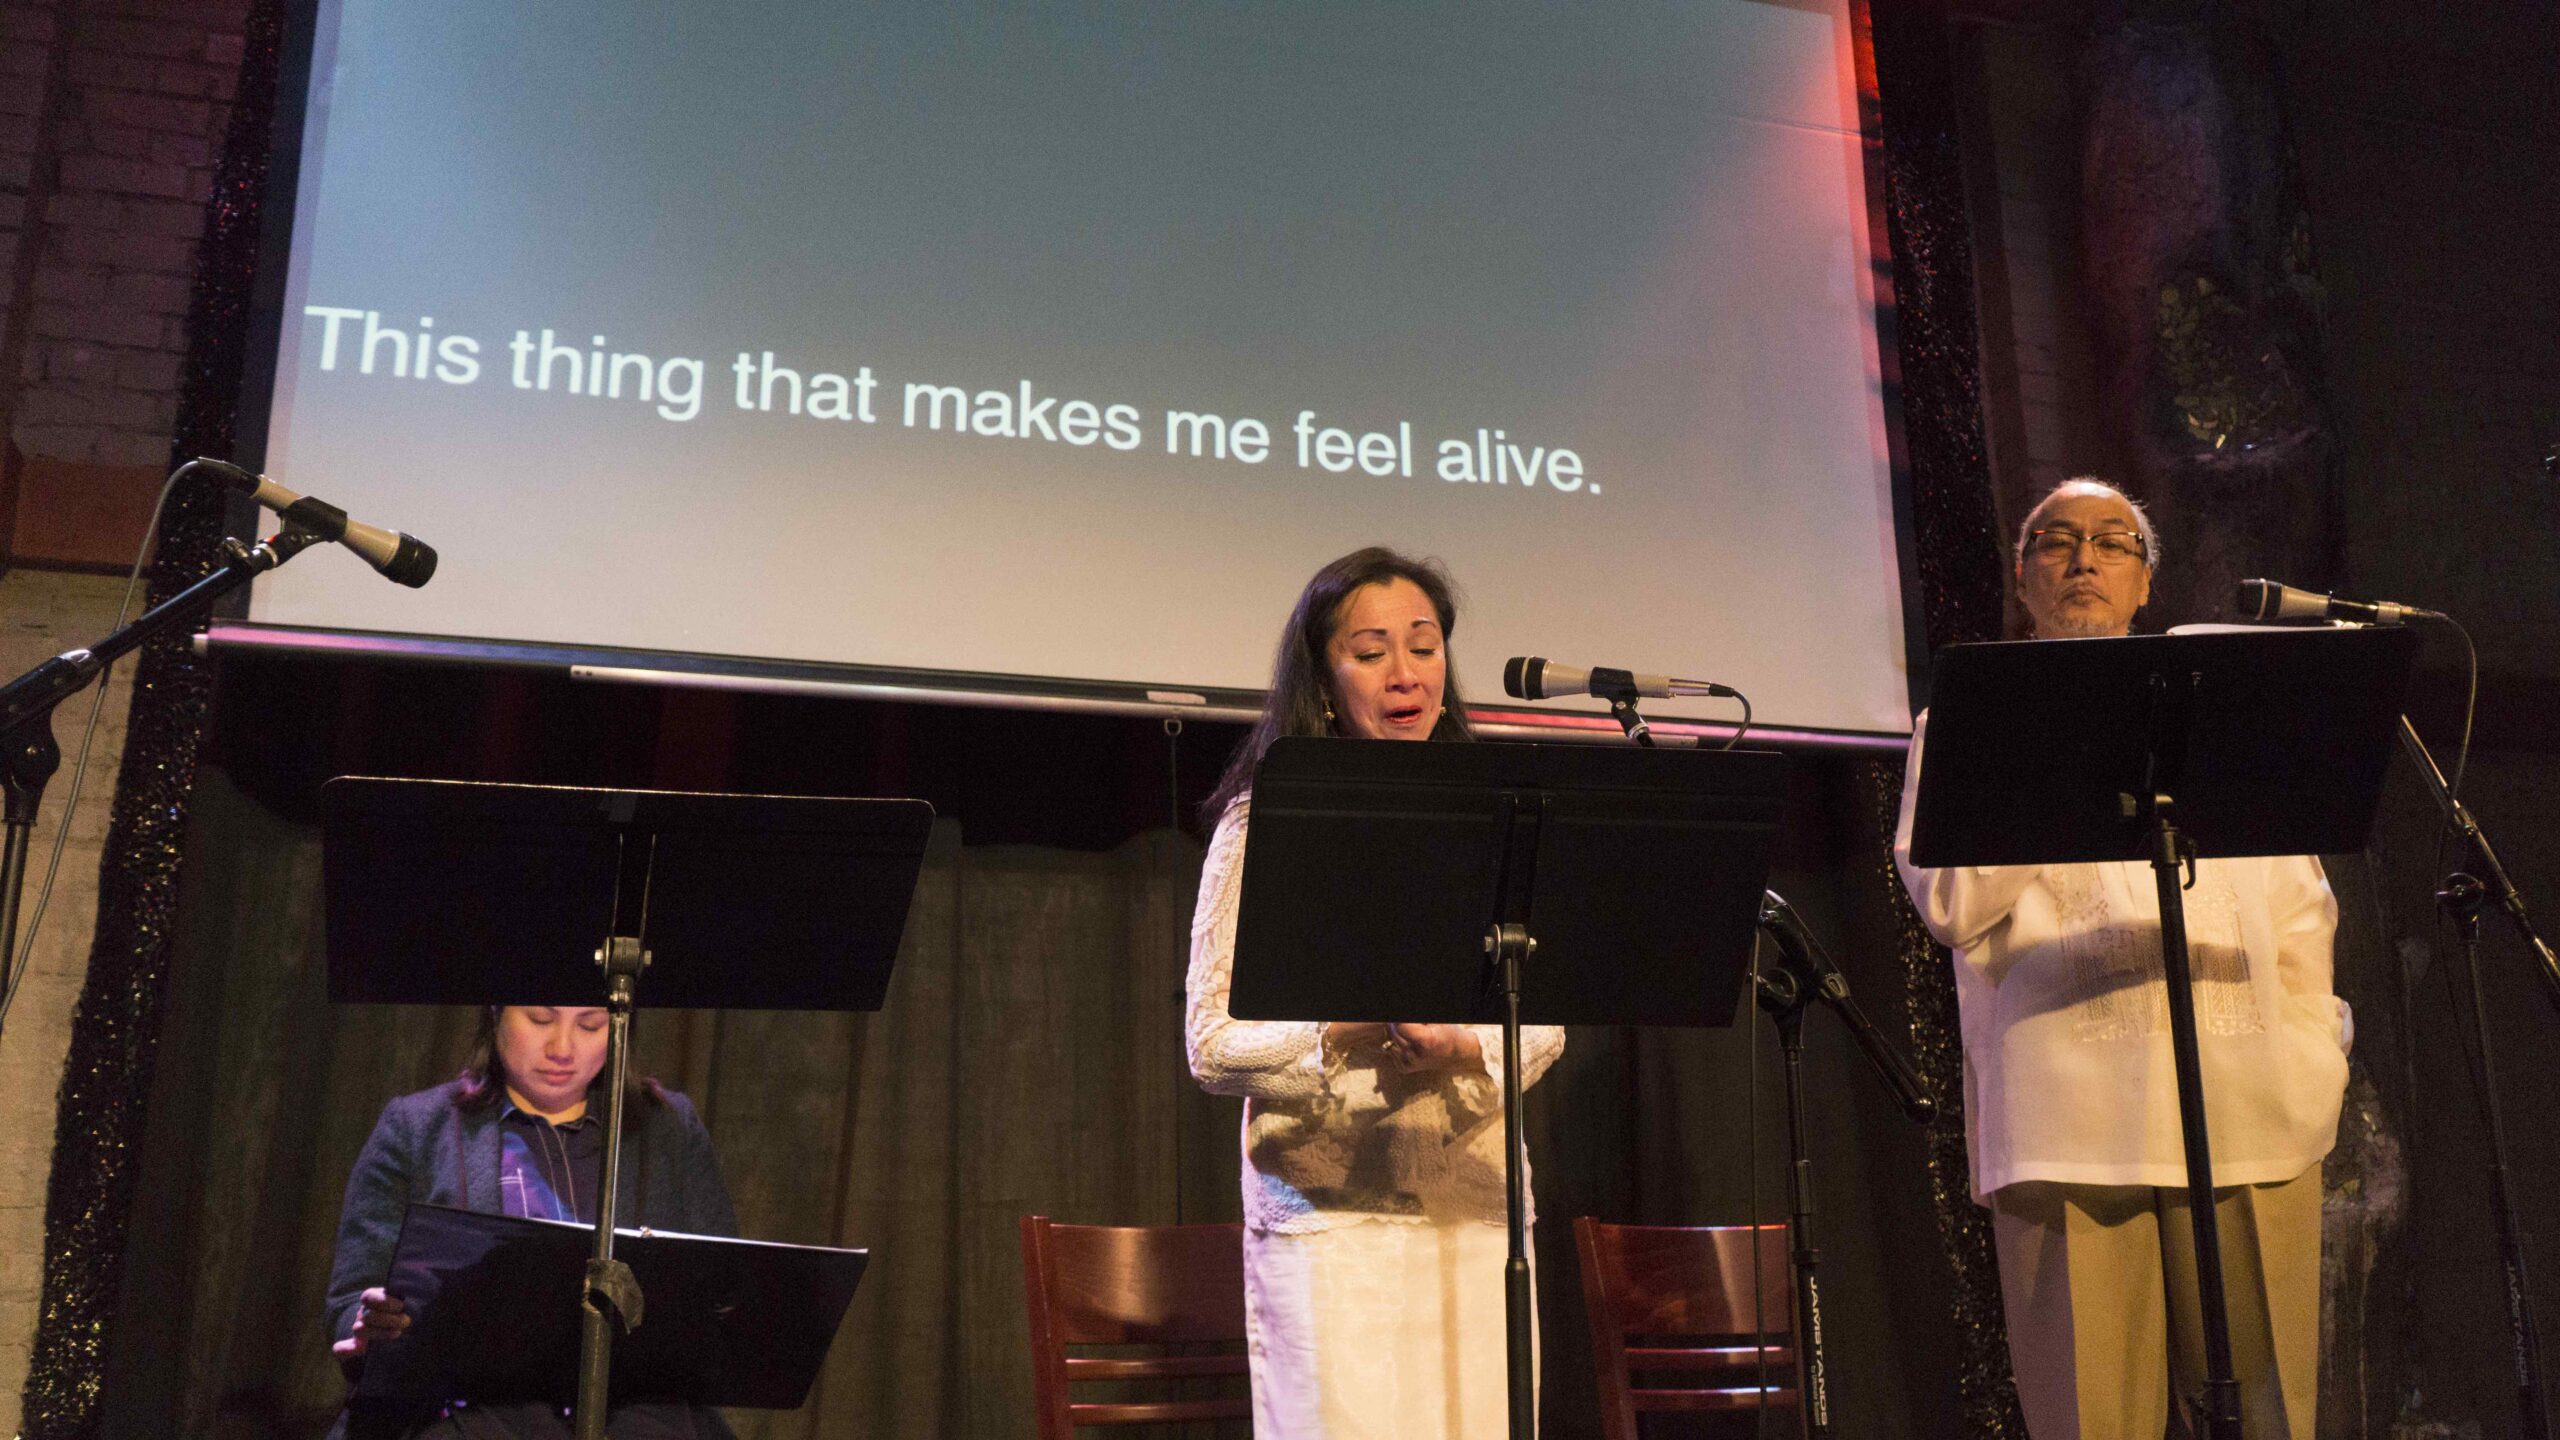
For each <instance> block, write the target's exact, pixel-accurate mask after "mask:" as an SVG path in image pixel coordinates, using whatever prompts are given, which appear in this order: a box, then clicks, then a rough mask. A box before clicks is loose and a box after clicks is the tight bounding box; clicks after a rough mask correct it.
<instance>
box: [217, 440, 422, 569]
mask: <svg viewBox="0 0 2560 1440" xmlns="http://www.w3.org/2000/svg"><path fill="white" fill-rule="evenodd" d="M187 465H188V468H189V469H195V470H202V471H204V472H205V473H206V474H208V475H211V476H212V477H213V478H214V479H215V480H217V481H219V482H221V484H222V485H223V486H224V487H225V488H227V489H231V490H236V491H238V492H239V493H241V494H243V495H246V496H248V497H249V498H250V499H252V500H255V501H257V502H258V503H259V504H260V505H263V506H265V507H266V508H267V509H269V510H273V511H274V512H276V514H277V515H278V516H279V517H281V518H283V519H284V520H285V521H286V522H288V523H290V524H294V525H298V526H300V527H302V528H303V529H305V530H308V531H310V532H312V533H313V534H315V535H318V536H319V537H320V538H321V539H323V540H329V541H335V542H336V543H338V544H340V545H344V546H346V547H347V548H348V549H350V550H353V551H354V552H356V553H357V554H358V555H361V556H363V557H364V563H366V564H367V565H370V566H372V567H373V568H374V569H376V570H379V571H381V572H382V573H383V574H384V575H386V576H388V577H390V578H391V579H393V580H396V581H398V582H399V583H401V584H403V585H406V586H408V587H409V588H410V589H412V590H414V589H416V588H417V587H419V586H421V585H424V584H426V583H427V581H429V580H430V579H433V578H434V577H435V573H436V552H435V549H434V547H433V546H430V545H428V544H427V543H426V542H424V541H422V540H420V539H419V538H418V537H417V536H415V535H408V534H404V533H402V532H400V531H397V530H385V529H382V528H381V527H379V526H374V525H367V524H364V523H362V522H361V521H356V520H350V519H348V518H347V512H346V511H344V510H341V509H339V508H338V507H337V506H335V505H332V504H330V503H329V502H327V501H326V500H315V499H313V498H312V497H310V496H308V495H297V494H295V493H294V492H293V491H291V490H287V489H286V488H284V487H283V486H281V485H279V484H277V483H276V482H274V481H273V480H270V479H268V478H267V477H266V476H264V475H252V474H250V473H249V472H248V471H246V470H243V469H241V468H240V467H239V466H237V465H234V464H232V463H231V462H230V461H228V460H212V459H207V458H205V457H203V456H198V457H196V458H195V459H194V460H191V461H189V462H187Z"/></svg>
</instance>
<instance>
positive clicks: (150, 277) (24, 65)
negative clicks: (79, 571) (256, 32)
mask: <svg viewBox="0 0 2560 1440" xmlns="http://www.w3.org/2000/svg"><path fill="white" fill-rule="evenodd" d="M247 8H248V7H247V3H246V0H57V3H53V4H28V3H6V0H0V274H5V277H6V287H7V288H6V291H5V294H0V434H5V437H6V448H5V455H0V467H5V468H0V522H5V524H0V549H5V550H6V552H7V553H8V554H9V556H10V557H11V558H12V559H13V560H14V561H16V562H17V563H34V564H45V565H54V566H65V567H77V568H92V569H112V568H121V567H122V566H123V565H125V564H126V563H128V562H129V561H130V560H131V558H132V554H133V547H134V545H135V544H136V543H137V542H138V541H139V539H140V537H141V531H142V526H143V524H144V523H145V521H146V519H147V517H148V515H149V513H150V505H151V499H152V496H153V494H154V492H155V490H156V488H157V486H158V483H159V480H160V477H161V475H162V473H163V471H164V469H165V467H166V462H167V459H168V454H169V431H170V426H171V421H172V418H173V417H174V415H175V413H176V409H177V391H178V369H179V364H180V361H181V359H182V358H183V356H184V354H185V348H186V335H185V329H186V309H187V297H188V289H189V285H190V283H191V280H192V276H193V273H194V265H195V250H196V241H197V238H198V236H199V235H200V234H201V233H202V231H203V228H204V219H205V199H206V196H207V195H208V194H209V193H210V191H211V188H212V183H213V165H214V161H215V158H216V152H217V150H218V148H219V146H220V143H221V138H222V135H223V131H224V128H225V126H226V125H227V124H228V123H229V120H230V102H231V94H232V87H233V85H234V84H235V82H236V80H237V77H238V72H239V68H240V55H241V25H242V21H243V19H244V18H245V16H246V14H247Z"/></svg>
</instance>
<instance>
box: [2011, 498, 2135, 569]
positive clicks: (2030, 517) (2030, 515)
mask: <svg viewBox="0 0 2560 1440" xmlns="http://www.w3.org/2000/svg"><path fill="white" fill-rule="evenodd" d="M2082 495H2104V496H2111V497H2113V498H2115V499H2118V500H2121V501H2123V502H2124V507H2125V508H2126V509H2127V510H2130V511H2132V512H2133V528H2134V529H2135V530H2137V531H2139V532H2141V535H2142V563H2144V564H2146V565H2148V566H2150V567H2151V568H2152V569H2154V570H2157V569H2159V568H2160V532H2159V531H2157V530H2155V529H2153V528H2152V527H2151V512H2150V511H2148V510H2145V509H2143V508H2142V502H2141V501H2139V500H2136V499H2134V498H2133V497H2132V496H2130V495H2127V494H2126V493H2124V492H2123V491H2122V490H2119V489H2117V488H2116V487H2115V486H2113V485H2110V484H2108V483H2107V482H2106V481H2104V480H2101V479H2099V478H2098V477H2097V476H2095V475H2074V476H2072V477H2071V478H2070V479H2068V480H2065V481H2063V482H2062V483H2061V484H2059V485H2056V486H2054V487H2053V488H2052V489H2051V490H2048V491H2046V492H2045V497H2044V498H2043V499H2041V500H2039V501H2037V502H2036V505H2035V508H2034V509H2032V510H2030V511H2028V512H2027V518H2026V519H2025V520H2024V521H2022V522H2021V523H2020V524H2019V526H2018V548H2017V550H2016V551H2015V552H2014V553H2013V554H2012V555H2011V557H2010V558H2011V559H2013V560H2015V561H2017V562H2019V563H2021V564H2024V563H2025V561H2026V558H2027V540H2028V537H2030V536H2032V535H2034V534H2035V533H2036V522H2037V521H2039V520H2042V519H2043V518H2044V512H2045V511H2047V510H2049V509H2051V508H2053V505H2054V503H2055V502H2056V501H2060V500H2070V499H2074V498H2076V497H2078V496H2082Z"/></svg>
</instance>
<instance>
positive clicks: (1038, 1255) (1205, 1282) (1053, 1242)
mask: <svg viewBox="0 0 2560 1440" xmlns="http://www.w3.org/2000/svg"><path fill="white" fill-rule="evenodd" d="M1022 1280H1023V1288H1024V1290H1025V1292H1026V1293H1027V1295H1028V1298H1029V1300H1030V1303H1031V1377H1032V1398H1033V1402H1034V1404H1035V1405H1036V1406H1037V1407H1038V1410H1039V1422H1040V1429H1039V1433H1040V1440H1070V1437H1071V1436H1072V1435H1073V1434H1074V1432H1075V1429H1076V1427H1078V1426H1081V1425H1148V1424H1169V1423H1174V1422H1180V1421H1190V1420H1225V1419H1231V1418H1244V1417H1248V1416H1250V1415H1251V1414H1252V1413H1253V1403H1252V1401H1251V1400H1250V1399H1249V1398H1247V1397H1245V1396H1242V1395H1238V1396H1231V1397H1211V1398H1205V1399H1195V1398H1168V1399H1157V1400H1146V1401H1118V1402H1113V1403H1107V1404H1106V1403H1083V1402H1079V1401H1077V1400H1076V1399H1074V1397H1073V1396H1072V1394H1071V1393H1070V1391H1069V1387H1070V1386H1073V1385H1079V1384H1083V1383H1085V1382H1087V1381H1093V1380H1136V1381H1153V1382H1168V1381H1188V1380H1198V1379H1203V1378H1212V1377H1219V1376H1239V1377H1240V1376H1242V1375H1244V1374H1245V1373H1246V1372H1245V1357H1244V1352H1243V1349H1242V1341H1243V1340H1244V1227H1243V1226H1241V1225H1158V1226H1145V1227H1138V1226H1120V1225H1055V1224H1052V1223H1050V1221H1049V1220H1048V1218H1047V1217H1046V1216H1041V1215H1026V1216H1024V1217H1022ZM1215 1342H1235V1344H1236V1347H1237V1348H1235V1349H1234V1350H1232V1351H1229V1352H1226V1353H1199V1352H1200V1351H1201V1350H1202V1349H1204V1348H1205V1347H1206V1346H1208V1345H1209V1344H1211V1343H1215ZM1071 1345H1111V1346H1121V1347H1135V1346H1160V1347H1169V1348H1170V1347H1180V1348H1179V1349H1176V1350H1175V1353H1167V1354H1158V1355H1146V1356H1140V1357H1129V1356H1125V1355H1122V1356H1113V1357H1109V1358H1103V1357H1089V1356H1072V1355H1069V1354H1068V1353H1067V1347H1068V1346H1071Z"/></svg>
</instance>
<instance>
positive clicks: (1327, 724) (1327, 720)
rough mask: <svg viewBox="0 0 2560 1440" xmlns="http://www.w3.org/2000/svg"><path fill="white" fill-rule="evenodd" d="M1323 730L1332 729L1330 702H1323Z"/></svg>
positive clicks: (1331, 703)
mask: <svg viewBox="0 0 2560 1440" xmlns="http://www.w3.org/2000/svg"><path fill="white" fill-rule="evenodd" d="M1324 728H1326V729H1327V730H1330V729H1332V728H1333V702H1332V701H1330V700H1327V701H1326V702H1324Z"/></svg>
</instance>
